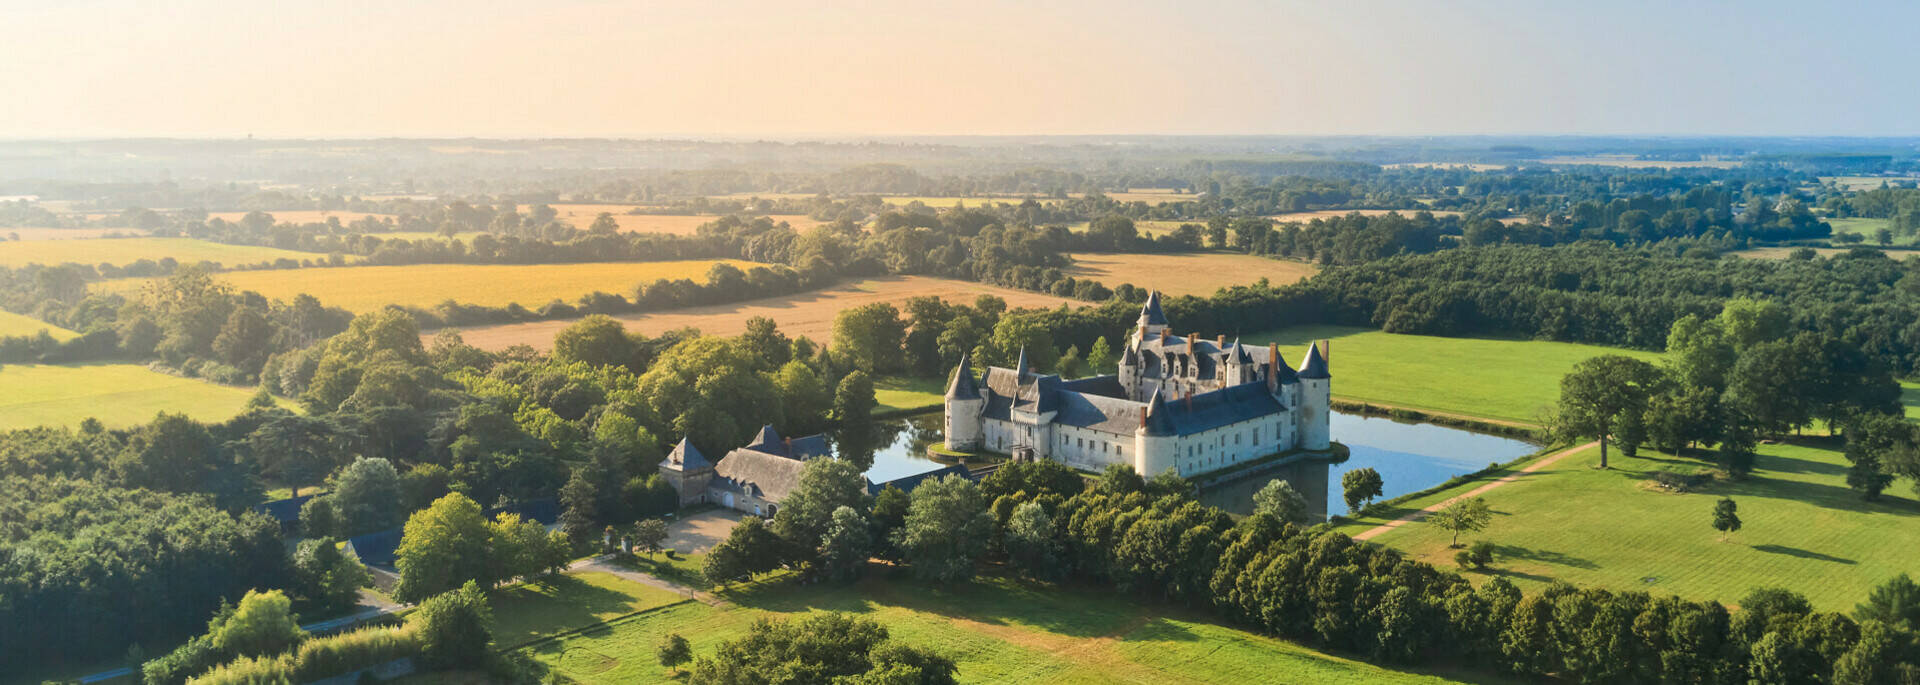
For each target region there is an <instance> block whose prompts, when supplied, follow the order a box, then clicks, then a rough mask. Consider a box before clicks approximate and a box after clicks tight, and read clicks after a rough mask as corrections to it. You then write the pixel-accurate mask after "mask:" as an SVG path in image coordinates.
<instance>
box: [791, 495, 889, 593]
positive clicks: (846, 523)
mask: <svg viewBox="0 0 1920 685" xmlns="http://www.w3.org/2000/svg"><path fill="white" fill-rule="evenodd" d="M781 511H785V509H782V510H781ZM867 528H868V526H867V519H866V517H863V516H861V515H860V512H859V511H858V510H856V509H854V508H853V507H850V506H845V505H842V506H840V507H838V508H836V509H834V510H833V518H832V522H831V524H830V525H828V526H827V530H826V533H825V535H822V536H821V538H820V546H819V550H818V552H817V555H818V556H819V558H820V566H821V570H822V572H824V573H825V574H826V576H827V577H828V578H834V579H839V580H852V579H854V578H857V577H859V575H860V572H861V570H862V569H864V568H865V567H866V565H867V559H869V558H871V557H872V556H873V552H872V545H871V542H872V539H871V538H870V537H868V530H867Z"/></svg>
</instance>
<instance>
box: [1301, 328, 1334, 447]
mask: <svg viewBox="0 0 1920 685" xmlns="http://www.w3.org/2000/svg"><path fill="white" fill-rule="evenodd" d="M1296 375H1297V376H1298V377H1299V378H1300V404H1299V405H1298V406H1297V408H1296V409H1295V410H1294V418H1295V420H1296V421H1297V422H1298V427H1299V431H1298V435H1299V436H1300V439H1299V441H1300V447H1302V448H1305V449H1310V450H1323V449H1326V448H1327V446H1328V444H1329V442H1330V441H1331V438H1330V437H1329V435H1328V428H1327V421H1328V418H1329V417H1330V415H1331V413H1332V411H1333V407H1332V405H1333V389H1332V378H1333V377H1332V376H1331V375H1330V374H1328V373H1327V359H1326V357H1325V356H1324V355H1322V354H1321V353H1320V346H1319V345H1318V344H1316V345H1314V346H1312V347H1309V348H1307V357H1306V359H1304V360H1301V362H1300V373H1298V374H1296Z"/></svg>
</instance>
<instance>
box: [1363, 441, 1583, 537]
mask: <svg viewBox="0 0 1920 685" xmlns="http://www.w3.org/2000/svg"><path fill="white" fill-rule="evenodd" d="M1599 444H1600V442H1599V441H1598V440H1596V441H1593V442H1589V443H1587V444H1584V445H1575V446H1573V447H1568V448H1566V449H1563V450H1560V451H1558V452H1555V453H1553V454H1549V455H1547V456H1545V457H1541V458H1538V459H1535V460H1533V463H1531V464H1527V465H1526V466H1523V467H1521V468H1520V469H1519V470H1517V471H1513V472H1511V473H1508V474H1507V475H1504V476H1501V477H1499V478H1495V479H1493V480H1492V481H1490V482H1487V483H1483V484H1481V485H1480V487H1477V488H1474V489H1472V490H1468V491H1466V492H1463V493H1461V494H1458V495H1454V496H1452V497H1448V498H1446V499H1444V500H1441V501H1439V502H1435V503H1433V504H1429V505H1427V506H1425V507H1422V508H1420V509H1419V510H1417V511H1412V512H1409V513H1407V514H1406V515H1405V516H1401V517H1400V518H1397V519H1394V520H1392V521H1388V522H1386V523H1382V524H1380V525H1378V526H1374V527H1372V528H1369V529H1367V530H1364V531H1361V532H1359V533H1357V534H1355V535H1354V536H1353V539H1354V540H1371V539H1373V538H1374V537H1377V536H1379V535H1380V534H1382V533H1385V532H1387V531H1390V530H1393V529H1395V528H1399V527H1401V526H1404V525H1407V524H1409V523H1412V522H1414V521H1418V520H1421V519H1424V518H1426V517H1427V515H1429V514H1432V513H1434V512H1436V511H1440V510H1442V509H1445V508H1447V507H1449V506H1452V505H1453V503H1455V502H1459V501H1462V500H1465V499H1467V498H1469V497H1474V496H1478V495H1480V494H1483V493H1485V492H1487V491H1489V490H1492V489H1494V488H1497V487H1500V486H1502V485H1506V484H1508V483H1512V482H1514V481H1517V480H1520V477H1521V476H1524V475H1526V474H1529V473H1533V472H1535V471H1539V470H1540V469H1544V468H1546V467H1548V466H1552V465H1554V464H1556V463H1558V462H1559V461H1560V460H1562V459H1565V458H1567V457H1570V456H1573V455H1574V454H1576V453H1578V452H1583V451H1586V450H1587V449H1590V448H1593V447H1596V446H1598V445H1599ZM1463 484H1464V483H1463ZM1442 487H1443V488H1444V487H1446V486H1445V485H1444V484H1443V486H1442ZM1415 494H1419V493H1415ZM1429 494H1430V493H1429ZM1413 496H1414V495H1407V497H1413Z"/></svg>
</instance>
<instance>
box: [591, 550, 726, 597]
mask: <svg viewBox="0 0 1920 685" xmlns="http://www.w3.org/2000/svg"><path fill="white" fill-rule="evenodd" d="M567 571H569V572H572V571H591V572H598V573H607V574H611V575H613V576H614V577H617V578H621V579H623V580H631V581H633V582H636V583H640V584H642V585H652V586H654V587H657V588H660V589H662V590H666V591H669V592H672V593H675V594H678V595H681V596H684V597H691V598H693V599H697V600H700V601H701V602H704V603H706V605H707V606H716V607H718V606H726V604H727V603H726V601H724V600H722V599H720V598H719V597H715V596H713V595H712V594H709V593H706V592H701V591H699V590H695V589H693V588H690V587H687V586H685V585H681V584H679V583H675V582H672V581H668V580H665V579H662V578H660V577H658V576H655V575H653V574H651V573H643V572H640V571H635V570H633V569H630V568H627V567H625V566H621V565H619V564H616V563H613V561H612V560H611V558H609V557H604V556H600V557H591V558H587V559H581V560H579V561H575V562H573V563H572V564H569V565H567Z"/></svg>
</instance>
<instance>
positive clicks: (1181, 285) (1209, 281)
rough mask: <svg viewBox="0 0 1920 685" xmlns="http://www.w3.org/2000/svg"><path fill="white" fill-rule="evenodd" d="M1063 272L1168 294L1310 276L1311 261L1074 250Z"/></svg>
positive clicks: (1286, 281)
mask: <svg viewBox="0 0 1920 685" xmlns="http://www.w3.org/2000/svg"><path fill="white" fill-rule="evenodd" d="M1073 262H1074V263H1073V266H1072V267H1070V268H1068V269H1067V275H1069V276H1073V277H1075V278H1090V279H1093V280H1095V281H1099V282H1101V283H1104V284H1106V285H1107V287H1109V288H1112V287H1117V286H1119V285H1120V284H1121V283H1132V284H1134V285H1136V286H1139V287H1142V288H1148V289H1152V290H1160V291H1163V292H1166V293H1167V294H1170V295H1200V296H1203V297H1204V296H1207V295H1212V294H1213V293H1214V291H1217V290H1219V289H1221V288H1225V287H1228V286H1235V285H1252V284H1253V283H1254V282H1255V281H1258V280H1260V279H1261V278H1265V279H1267V281H1268V282H1269V283H1271V284H1272V285H1275V286H1280V285H1287V284H1290V283H1294V282H1297V281H1300V280H1304V279H1306V278H1307V277H1308V276H1312V275H1313V274H1314V273H1315V272H1316V271H1318V269H1317V268H1316V267H1314V266H1313V265H1311V264H1307V263H1304V262H1295V261H1289V260H1284V259H1270V258H1267V257H1261V256H1257V255H1249V254H1239V253H1233V252H1190V253H1180V254H1137V253H1117V254H1107V253H1085V252H1083V253H1078V254H1074V255H1073Z"/></svg>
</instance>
